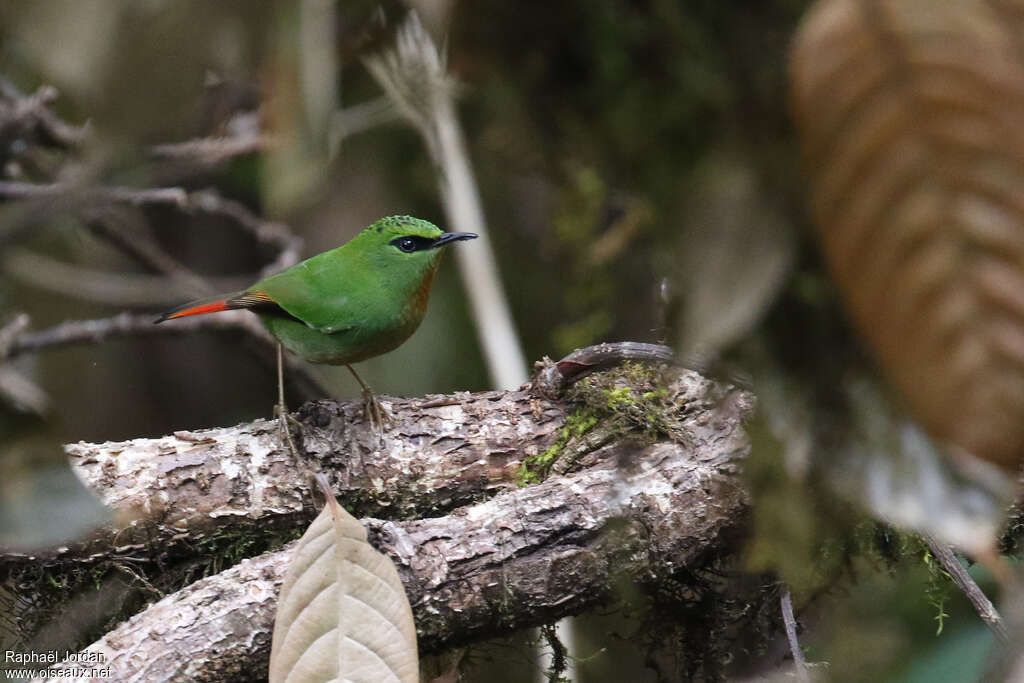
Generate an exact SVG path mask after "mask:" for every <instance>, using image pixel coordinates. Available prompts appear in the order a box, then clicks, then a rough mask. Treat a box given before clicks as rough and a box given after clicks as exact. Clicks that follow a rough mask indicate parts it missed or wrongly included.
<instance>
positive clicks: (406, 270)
mask: <svg viewBox="0 0 1024 683" xmlns="http://www.w3.org/2000/svg"><path fill="white" fill-rule="evenodd" d="M475 237H476V235H475V234H473V233H470V232H444V231H442V230H441V229H440V228H438V227H437V226H435V225H434V224H432V223H429V222H427V221H424V220H420V219H419V218H413V217H411V216H390V217H388V218H382V219H380V220H379V221H377V222H376V223H374V224H373V225H371V226H370V227H368V228H366V229H364V230H363V231H362V232H360V233H359V234H358V235H356V236H355V237H354V238H352V239H351V240H350V241H349V242H346V243H345V244H343V245H341V246H340V247H338V248H336V249H332V250H330V251H325V252H324V253H322V254H318V255H316V256H313V257H312V258H309V259H307V260H305V261H302V262H301V263H297V264H295V265H294V266H292V267H291V268H288V269H286V270H284V271H282V272H280V273H278V274H277V275H273V276H271V277H268V278H266V279H265V280H261V281H259V282H257V283H256V284H254V285H253V286H251V287H249V288H248V289H245V290H243V291H241V292H235V293H233V294H224V295H221V296H217V297H213V298H211V299H205V300H200V301H192V302H189V303H187V304H184V305H182V306H179V307H177V308H175V309H172V310H170V311H168V312H167V313H164V314H163V315H162V316H160V318H159V319H158V320H156V322H158V323H160V322H163V321H165V320H173V319H175V318H182V317H185V316H188V315H200V314H204V313H215V312H218V311H227V310H231V309H236V308H247V309H249V310H251V311H253V312H254V313H256V315H258V316H259V317H260V320H261V321H262V322H263V325H264V326H265V327H266V328H267V330H269V331H270V334H272V335H273V336H274V337H275V338H276V339H277V341H278V342H279V344H278V382H279V386H278V400H279V404H280V405H279V415H280V416H282V418H281V419H282V425H283V429H284V430H285V434H286V435H287V434H288V432H287V426H286V425H284V422H283V420H284V417H283V416H285V415H286V411H285V408H284V389H283V387H282V386H280V381H281V346H282V345H283V346H284V347H285V348H286V349H288V350H289V351H291V352H292V353H294V354H295V355H297V356H299V357H300V358H303V359H305V360H307V361H309V362H311V363H328V364H331V365H345V366H348V369H349V370H350V371H351V372H352V374H353V376H355V378H356V380H357V381H358V382H359V384H360V386H361V387H362V388H363V398H364V400H365V401H366V406H367V412H368V418H369V419H370V421H371V423H375V426H377V427H379V426H380V425H381V424H382V420H383V414H382V412H381V410H380V406H379V404H378V403H377V401H376V399H375V398H374V397H373V393H372V392H371V391H370V388H369V387H368V386H367V385H366V383H365V382H363V380H362V379H361V378H360V377H359V375H358V374H357V373H356V371H355V369H353V368H352V365H351V364H352V363H356V362H359V361H361V360H366V359H367V358H373V357H374V356H379V355H381V354H384V353H387V352H388V351H391V350H393V349H395V348H397V347H398V346H400V345H401V344H402V343H403V342H404V341H405V340H406V339H408V338H409V337H410V336H411V335H412V333H413V332H415V331H416V328H417V327H419V325H420V322H421V321H422V320H423V315H424V314H425V313H426V310H427V299H428V297H429V296H430V286H431V284H432V282H433V280H434V273H435V272H436V271H437V266H438V264H439V263H440V260H441V252H442V251H443V247H445V246H446V245H449V244H453V243H455V242H458V241H460V240H469V239H473V238H475Z"/></svg>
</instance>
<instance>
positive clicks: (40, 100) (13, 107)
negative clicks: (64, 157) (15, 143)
mask: <svg viewBox="0 0 1024 683" xmlns="http://www.w3.org/2000/svg"><path fill="white" fill-rule="evenodd" d="M57 94H58V93H57V89H56V88H54V87H53V86H52V85H43V86H40V87H39V89H38V90H36V91H35V92H34V93H32V94H31V95H23V94H22V93H21V91H19V90H18V89H17V88H16V87H14V84H13V83H11V82H10V81H9V80H7V79H6V78H3V79H0V100H7V102H2V101H0V133H2V134H6V133H7V132H8V131H10V130H18V131H20V132H22V134H32V133H35V132H39V133H42V136H43V137H44V138H45V139H46V141H47V142H52V143H55V144H57V145H60V146H62V147H74V146H77V145H79V144H81V142H82V141H83V140H84V139H85V138H86V136H87V135H88V134H89V128H88V126H73V125H71V124H68V123H66V122H65V121H64V120H62V119H61V118H60V117H59V116H57V115H56V114H55V113H54V112H53V110H52V109H50V105H51V104H52V103H53V102H54V101H56V99H57Z"/></svg>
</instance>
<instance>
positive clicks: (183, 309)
mask: <svg viewBox="0 0 1024 683" xmlns="http://www.w3.org/2000/svg"><path fill="white" fill-rule="evenodd" d="M229 308H232V307H231V306H229V305H228V299H216V300H214V301H210V300H205V301H190V302H189V303H187V304H183V305H181V306H178V307H177V308H172V309H171V310H169V311H167V312H166V313H164V314H163V315H161V316H160V317H159V318H157V319H156V320H154V321H153V322H154V323H162V322H163V321H165V320H174V319H175V318H184V317H185V316H186V315H202V314H203V313H216V312H218V311H226V310H228V309H229Z"/></svg>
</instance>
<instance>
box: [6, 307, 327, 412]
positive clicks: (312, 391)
mask: <svg viewBox="0 0 1024 683" xmlns="http://www.w3.org/2000/svg"><path fill="white" fill-rule="evenodd" d="M153 320H154V317H153V315H152V314H148V313H144V314H135V313H127V312H126V313H119V314H118V315H115V316H112V317H110V318H99V319H95V320H68V321H65V322H63V323H60V324H59V325H55V326H53V327H51V328H48V329H45V330H39V331H37V332H21V333H20V334H18V335H17V336H15V337H14V339H13V340H12V341H11V342H10V345H9V347H8V348H7V350H6V353H5V354H0V362H2V361H3V360H5V359H6V358H9V357H15V356H18V355H21V354H24V353H31V352H35V351H41V350H44V349H53V348H60V347H64V346H76V345H82V344H101V343H103V342H105V341H107V340H109V339H116V338H120V337H135V336H141V337H146V336H154V335H159V336H165V335H177V334H188V333H192V332H196V331H200V330H213V331H239V332H243V333H245V334H246V335H248V336H249V337H251V338H253V339H254V340H257V341H259V342H260V344H261V347H262V348H263V350H264V354H263V355H264V356H266V357H267V361H268V363H270V362H271V361H272V359H273V356H272V355H271V352H272V351H273V350H274V349H275V348H276V347H277V341H276V340H275V339H274V338H273V337H271V336H270V333H269V332H267V331H266V329H264V327H263V326H262V325H261V324H260V323H259V320H258V319H257V318H256V316H254V315H253V314H252V313H250V312H249V311H242V310H239V311H224V312H222V313H218V314H217V315H207V316H197V317H190V318H183V319H181V320H176V321H174V324H173V325H154V324H153ZM0 350H2V349H0ZM286 363H287V365H288V371H289V379H290V380H292V381H294V382H295V383H296V385H297V386H298V387H300V388H301V392H302V395H303V396H306V397H308V398H319V397H322V396H326V395H327V391H326V390H325V389H324V388H323V387H322V386H321V385H320V383H319V382H318V381H317V380H316V378H315V377H314V376H313V375H311V374H310V372H309V368H308V367H307V366H306V364H305V363H304V362H302V361H300V360H298V359H296V358H294V357H292V356H286Z"/></svg>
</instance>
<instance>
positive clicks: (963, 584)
mask: <svg viewBox="0 0 1024 683" xmlns="http://www.w3.org/2000/svg"><path fill="white" fill-rule="evenodd" d="M921 538H922V539H923V540H924V542H925V544H926V545H927V546H928V550H930V551H931V553H932V556H933V557H935V559H936V560H938V561H939V564H940V565H941V566H942V568H943V569H944V570H945V571H946V574H948V575H949V578H950V580H952V581H953V583H954V584H955V585H956V587H957V588H959V589H960V592H961V593H963V594H964V595H965V596H966V597H967V600H968V601H969V602H970V603H971V606H972V607H974V611H975V612H977V613H978V616H979V617H981V620H982V621H983V622H985V625H986V626H988V627H989V629H991V631H992V633H993V634H995V636H996V638H998V639H999V642H1001V643H1002V644H1003V645H1009V643H1010V638H1009V635H1008V634H1007V632H1006V627H1005V626H1004V625H1003V620H1002V617H1000V616H999V612H998V611H997V610H996V608H995V605H993V604H992V601H991V600H989V599H988V597H986V595H985V593H984V591H982V590H981V588H980V587H979V586H978V584H977V582H975V580H974V579H973V578H972V577H971V575H970V574H968V573H967V570H966V569H964V566H963V565H962V564H960V560H959V559H958V558H957V556H956V555H955V554H954V553H953V549H952V548H950V547H949V546H948V545H946V544H945V543H943V542H941V541H940V540H939V539H937V538H935V537H934V536H932V535H931V534H925V533H923V534H921Z"/></svg>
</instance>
